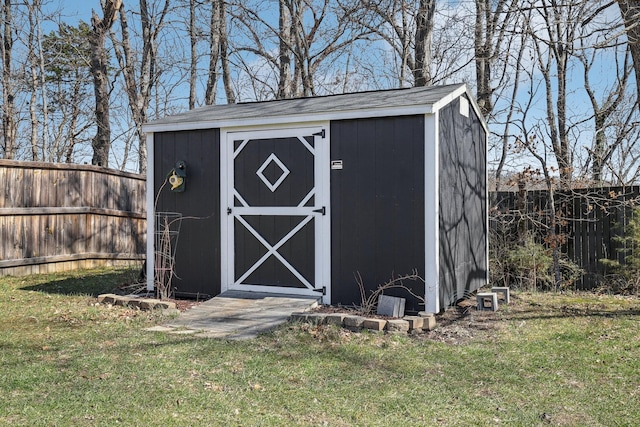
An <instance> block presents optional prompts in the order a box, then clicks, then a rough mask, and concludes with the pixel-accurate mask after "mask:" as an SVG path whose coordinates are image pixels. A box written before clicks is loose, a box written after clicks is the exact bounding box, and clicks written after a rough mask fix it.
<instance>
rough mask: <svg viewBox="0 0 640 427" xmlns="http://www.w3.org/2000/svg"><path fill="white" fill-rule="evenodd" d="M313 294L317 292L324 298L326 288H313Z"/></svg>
mask: <svg viewBox="0 0 640 427" xmlns="http://www.w3.org/2000/svg"><path fill="white" fill-rule="evenodd" d="M313 292H318V293H320V292H322V296H325V295H327V287H326V286H323V287H321V288H315V289H314V290H313Z"/></svg>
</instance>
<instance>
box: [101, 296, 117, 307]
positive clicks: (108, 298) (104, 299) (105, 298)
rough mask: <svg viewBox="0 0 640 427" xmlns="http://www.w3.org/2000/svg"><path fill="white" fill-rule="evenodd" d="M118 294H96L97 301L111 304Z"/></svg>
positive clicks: (114, 301)
mask: <svg viewBox="0 0 640 427" xmlns="http://www.w3.org/2000/svg"><path fill="white" fill-rule="evenodd" d="M117 299H118V296H117V295H116V294H102V295H98V302H99V303H100V304H111V305H115V303H116V300H117Z"/></svg>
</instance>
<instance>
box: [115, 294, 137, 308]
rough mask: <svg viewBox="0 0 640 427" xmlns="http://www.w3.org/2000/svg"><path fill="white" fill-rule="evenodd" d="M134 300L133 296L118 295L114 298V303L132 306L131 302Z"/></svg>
mask: <svg viewBox="0 0 640 427" xmlns="http://www.w3.org/2000/svg"><path fill="white" fill-rule="evenodd" d="M135 301H136V299H135V298H131V297H123V296H119V297H117V298H116V304H115V305H122V306H132V305H134V304H132V303H135Z"/></svg>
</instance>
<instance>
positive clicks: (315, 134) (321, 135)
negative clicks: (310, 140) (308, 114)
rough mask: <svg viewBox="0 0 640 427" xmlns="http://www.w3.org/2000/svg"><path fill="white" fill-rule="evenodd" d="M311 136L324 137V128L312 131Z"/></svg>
mask: <svg viewBox="0 0 640 427" xmlns="http://www.w3.org/2000/svg"><path fill="white" fill-rule="evenodd" d="M313 136H320V137H322V139H324V138H325V136H326V135H325V133H324V129H322V130H321V131H320V132H316V133H314V134H313Z"/></svg>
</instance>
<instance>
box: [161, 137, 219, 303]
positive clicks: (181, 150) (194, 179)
mask: <svg viewBox="0 0 640 427" xmlns="http://www.w3.org/2000/svg"><path fill="white" fill-rule="evenodd" d="M178 160H184V161H185V163H186V165H187V177H186V187H185V191H184V192H183V193H176V192H172V191H171V190H170V185H169V184H166V185H165V186H164V187H163V188H162V190H161V192H160V196H159V197H158V199H157V200H158V202H157V206H156V212H179V213H181V214H182V216H183V218H184V217H189V218H184V219H183V220H182V223H181V227H180V234H179V238H178V244H177V248H176V257H175V259H176V261H175V273H176V275H177V277H174V279H173V284H174V285H175V291H176V292H177V293H186V294H194V295H196V294H208V295H217V294H219V293H220V132H219V130H218V129H208V130H197V131H184V132H162V133H156V134H155V135H154V182H155V194H158V191H159V190H160V187H161V186H162V184H163V183H164V182H165V179H166V177H167V174H168V173H169V172H170V171H171V170H172V169H173V168H174V166H175V163H176V162H177V161H178Z"/></svg>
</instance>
